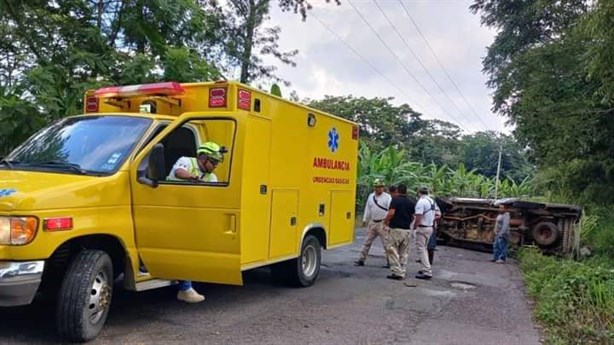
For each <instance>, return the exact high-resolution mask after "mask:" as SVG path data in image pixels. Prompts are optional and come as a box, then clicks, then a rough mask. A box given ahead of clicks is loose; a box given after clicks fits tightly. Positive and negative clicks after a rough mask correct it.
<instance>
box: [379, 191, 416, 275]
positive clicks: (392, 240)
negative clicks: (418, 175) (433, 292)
mask: <svg viewBox="0 0 614 345" xmlns="http://www.w3.org/2000/svg"><path fill="white" fill-rule="evenodd" d="M397 191H398V195H397V196H395V197H394V198H393V199H392V202H391V203H390V210H389V211H388V214H387V215H386V220H385V221H384V223H385V225H386V226H387V227H390V234H389V240H388V241H389V242H388V246H387V247H386V254H387V256H388V261H390V270H391V271H392V274H391V275H389V276H387V278H388V279H394V280H402V279H404V278H405V267H406V266H407V256H408V255H409V253H408V250H409V232H410V225H411V215H412V212H413V209H414V204H413V203H412V202H411V201H410V200H409V199H408V198H407V187H406V186H405V185H403V184H400V185H398V186H397Z"/></svg>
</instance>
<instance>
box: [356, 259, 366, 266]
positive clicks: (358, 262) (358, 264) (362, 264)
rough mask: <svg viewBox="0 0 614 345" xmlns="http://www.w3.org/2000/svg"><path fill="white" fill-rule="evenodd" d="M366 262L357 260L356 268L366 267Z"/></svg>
mask: <svg viewBox="0 0 614 345" xmlns="http://www.w3.org/2000/svg"><path fill="white" fill-rule="evenodd" d="M364 265H365V262H364V261H362V260H356V261H354V266H364Z"/></svg>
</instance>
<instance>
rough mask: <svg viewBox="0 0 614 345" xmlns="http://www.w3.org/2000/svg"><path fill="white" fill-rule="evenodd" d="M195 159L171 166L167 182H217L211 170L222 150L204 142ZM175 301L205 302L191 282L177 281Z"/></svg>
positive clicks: (216, 163)
mask: <svg viewBox="0 0 614 345" xmlns="http://www.w3.org/2000/svg"><path fill="white" fill-rule="evenodd" d="M196 154H197V157H196V158H194V157H181V158H179V159H178V160H177V162H176V163H175V164H174V165H173V169H172V170H171V173H170V174H169V175H168V177H167V180H169V181H186V180H187V181H192V182H209V183H215V182H217V176H216V175H215V174H214V173H213V170H214V169H215V168H216V167H217V165H218V164H219V163H220V162H222V161H223V159H224V155H223V150H222V148H220V146H219V145H218V144H216V143H214V142H211V141H209V142H206V143H204V144H202V145H200V146H199V147H198V149H197V150H196ZM177 299H178V300H180V301H184V302H188V303H198V302H202V301H204V300H205V296H203V295H201V294H199V293H198V292H196V290H194V288H193V287H192V282H191V281H183V280H180V281H179V291H178V292H177Z"/></svg>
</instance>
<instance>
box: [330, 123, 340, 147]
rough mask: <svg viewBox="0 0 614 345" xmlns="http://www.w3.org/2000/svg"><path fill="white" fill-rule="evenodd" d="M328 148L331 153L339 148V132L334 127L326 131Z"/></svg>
mask: <svg viewBox="0 0 614 345" xmlns="http://www.w3.org/2000/svg"><path fill="white" fill-rule="evenodd" d="M328 148H329V149H330V152H332V153H335V152H337V150H338V149H339V133H338V132H337V128H335V127H333V128H332V129H331V130H330V131H328Z"/></svg>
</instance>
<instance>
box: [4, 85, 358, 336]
mask: <svg viewBox="0 0 614 345" xmlns="http://www.w3.org/2000/svg"><path fill="white" fill-rule="evenodd" d="M84 108H85V114H84V115H79V116H73V117H68V118H64V119H61V120H59V121H57V122H55V123H53V124H51V125H50V126H48V127H46V128H44V129H42V130H41V131H39V132H38V133H36V134H35V135H33V136H32V137H31V138H29V139H28V140H27V141H26V142H24V143H23V144H22V145H20V146H19V147H17V148H16V149H15V150H14V151H12V152H11V153H10V154H9V155H8V156H7V157H4V158H3V159H2V160H1V161H0V306H4V307H6V306H17V305H25V304H30V303H32V301H33V299H34V297H35V295H36V294H38V293H41V294H43V295H44V294H51V296H55V297H54V298H57V306H58V308H57V310H58V311H57V315H56V318H57V329H58V333H59V334H60V335H61V336H62V337H63V338H64V339H67V340H74V341H87V340H90V339H93V338H95V337H96V336H97V335H98V333H99V332H100V330H101V329H102V327H103V325H104V323H105V322H106V318H107V314H108V310H109V307H110V304H111V299H112V293H113V282H114V280H115V279H117V278H121V277H122V276H123V281H124V287H125V288H126V289H129V290H134V291H142V290H147V289H152V288H157V287H163V286H168V285H171V284H173V283H175V282H176V281H177V280H193V281H198V282H210V283H222V284H233V285H241V284H242V272H243V271H246V270H250V269H253V268H257V267H263V266H270V267H271V270H272V272H273V274H274V275H275V276H277V277H279V278H282V279H284V280H287V281H288V282H291V283H293V284H295V285H297V286H310V285H312V284H313V283H314V282H315V280H316V278H317V277H318V273H319V271H320V263H321V249H322V248H324V249H331V248H335V247H338V246H343V245H347V244H349V243H351V242H352V240H353V237H354V219H355V215H354V208H355V207H354V206H355V194H356V174H357V150H358V127H357V125H356V124H355V123H353V122H351V121H348V120H345V119H341V118H338V117H335V116H333V115H330V114H326V113H323V112H320V111H318V110H315V109H311V108H308V107H306V106H303V105H301V104H298V103H293V102H290V101H288V100H285V99H282V98H280V97H277V96H274V95H271V94H268V93H266V92H263V91H261V90H257V89H254V88H251V87H249V86H246V85H243V84H239V83H236V82H231V81H221V82H208V83H175V82H163V83H155V84H143V85H130V86H117V87H104V88H101V89H98V90H91V91H88V92H86V94H85V98H84ZM207 142H214V143H216V144H217V145H219V146H221V147H222V152H223V153H224V155H223V156H224V159H223V160H221V161H220V162H218V165H217V167H216V169H215V175H216V177H217V178H216V181H209V182H203V181H193V182H192V181H185V180H175V179H170V178H169V174H170V173H171V170H172V168H173V165H174V164H175V163H176V162H177V161H178V160H179V159H180V158H181V157H196V156H197V148H198V147H199V145H201V144H203V143H207Z"/></svg>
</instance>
